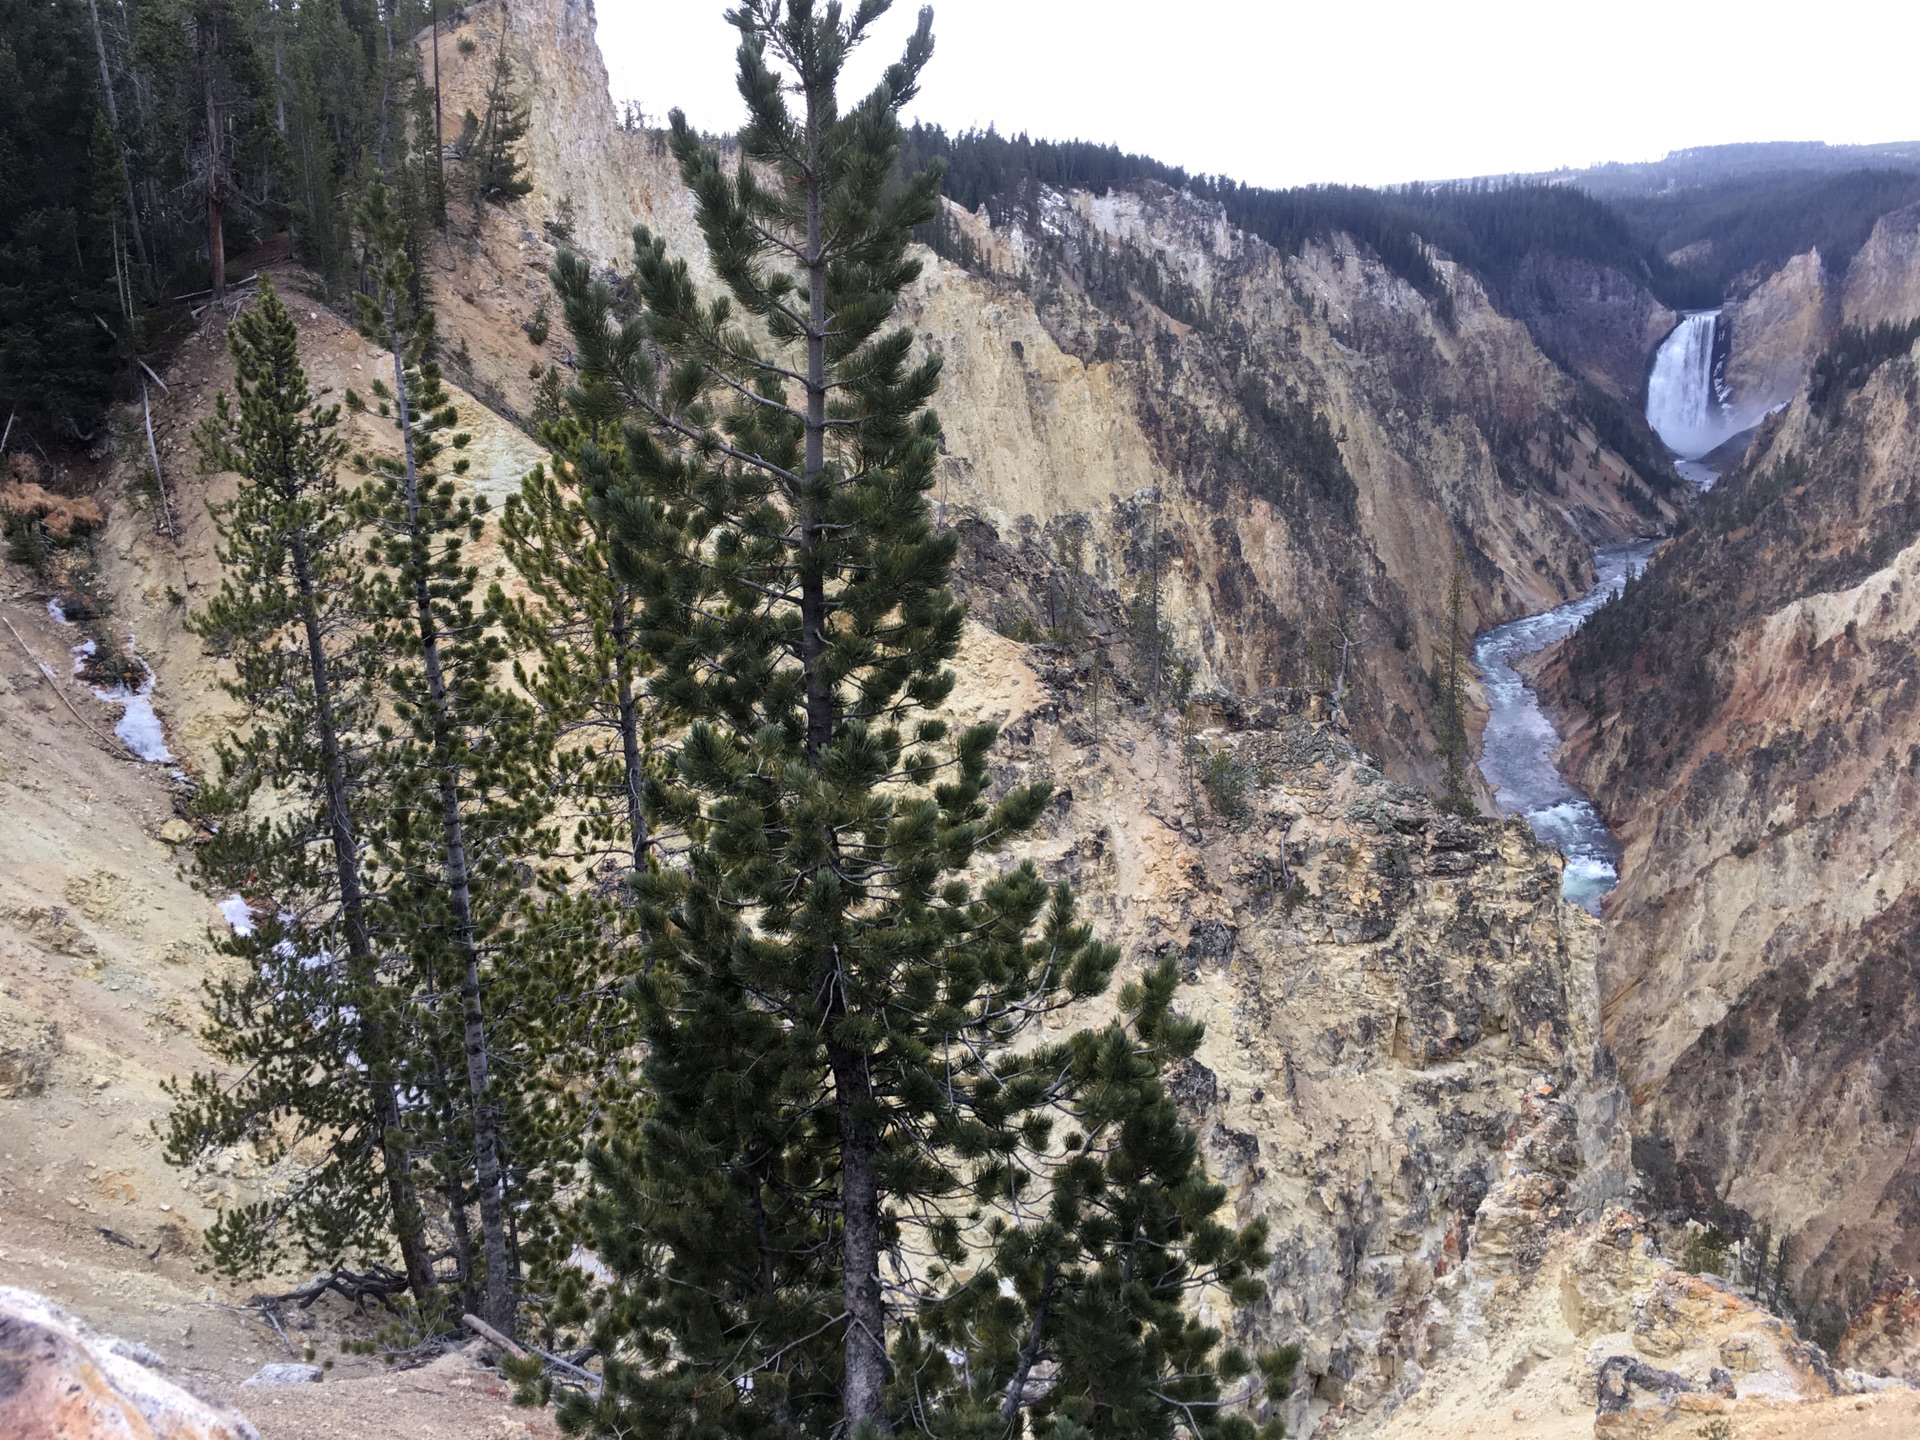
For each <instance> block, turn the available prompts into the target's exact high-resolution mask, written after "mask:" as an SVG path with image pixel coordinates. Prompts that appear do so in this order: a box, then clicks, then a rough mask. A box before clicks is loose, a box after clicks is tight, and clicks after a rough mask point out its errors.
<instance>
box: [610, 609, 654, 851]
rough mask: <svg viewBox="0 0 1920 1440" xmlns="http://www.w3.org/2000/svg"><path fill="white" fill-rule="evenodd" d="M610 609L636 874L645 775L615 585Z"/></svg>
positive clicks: (623, 615) (644, 842) (643, 844)
mask: <svg viewBox="0 0 1920 1440" xmlns="http://www.w3.org/2000/svg"><path fill="white" fill-rule="evenodd" d="M611 608H612V611H613V618H612V624H611V625H610V626H609V629H610V630H611V632H612V634H613V645H614V672H615V674H616V676H617V677H618V682H617V683H618V688H619V696H620V759H621V764H622V767H623V768H622V773H623V774H624V776H625V779H626V789H627V837H628V840H629V842H630V843H631V845H632V847H633V854H632V870H631V872H630V873H631V874H634V875H638V874H639V873H640V872H641V871H642V870H644V869H645V868H646V864H647V846H648V844H649V843H650V841H649V838H648V834H647V812H646V807H645V806H644V805H643V804H642V803H641V800H642V795H643V793H644V782H645V778H646V777H645V775H644V774H643V773H642V760H641V755H640V705H639V702H638V701H637V700H635V698H634V694H633V668H632V660H633V652H632V651H631V650H630V649H628V647H627V596H626V592H625V590H623V589H622V588H621V587H619V586H618V585H616V586H615V587H614V589H613V605H612V607H611Z"/></svg>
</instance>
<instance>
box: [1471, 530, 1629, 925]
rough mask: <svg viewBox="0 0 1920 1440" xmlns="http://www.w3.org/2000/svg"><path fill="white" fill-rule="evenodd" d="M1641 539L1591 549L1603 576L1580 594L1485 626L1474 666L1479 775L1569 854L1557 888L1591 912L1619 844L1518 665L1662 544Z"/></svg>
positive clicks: (1570, 626)
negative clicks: (1562, 755)
mask: <svg viewBox="0 0 1920 1440" xmlns="http://www.w3.org/2000/svg"><path fill="white" fill-rule="evenodd" d="M1659 543H1660V542H1659V541H1657V540H1641V541H1636V542H1635V543H1633V544H1631V545H1611V546H1607V547H1605V548H1603V549H1601V550H1598V551H1596V552H1595V553H1594V565H1595V568H1596V569H1597V571H1598V572H1599V581H1598V583H1596V584H1595V585H1594V587H1593V589H1591V590H1590V591H1588V592H1587V593H1586V594H1585V595H1583V596H1581V597H1580V599H1578V600H1575V601H1572V602H1570V603H1569V604H1566V605H1560V606H1557V607H1555V608H1554V609H1552V610H1546V611H1542V612H1541V613H1540V614H1538V615H1528V616H1526V617H1525V618H1524V619H1520V620H1512V621H1509V622H1508V623H1506V624H1505V625H1496V626H1494V627H1493V629H1491V630H1486V631H1482V632H1481V634H1480V635H1479V636H1477V637H1476V638H1475V640H1474V642H1473V664H1474V668H1475V670H1477V671H1478V672H1479V675H1480V684H1481V688H1482V690H1483V691H1484V692H1485V694H1486V697H1487V728H1486V733H1485V734H1484V735H1483V736H1482V737H1481V741H1480V773H1481V774H1482V775H1484V776H1486V778H1487V783H1488V784H1489V785H1491V786H1492V787H1493V790H1494V798H1495V800H1496V801H1497V802H1498V804H1499V806H1500V813H1501V814H1503V815H1519V816H1522V817H1523V818H1524V819H1525V820H1526V822H1527V824H1528V826H1529V827H1530V828H1531V829H1532V830H1533V833H1534V836H1535V838H1536V839H1538V840H1539V841H1540V842H1541V843H1542V844H1543V845H1551V846H1552V847H1553V848H1554V849H1556V850H1558V851H1559V852H1560V853H1561V854H1562V855H1564V856H1565V857H1566V860H1567V868H1566V871H1565V872H1564V874H1563V875H1562V877H1561V881H1560V889H1561V893H1562V894H1564V895H1565V896H1566V897H1567V899H1569V900H1571V901H1573V902H1574V903H1575V904H1577V905H1579V906H1581V907H1582V908H1583V909H1585V910H1587V911H1589V912H1591V913H1592V914H1595V915H1597V914H1599V913H1600V900H1601V897H1602V896H1604V895H1605V894H1606V893H1607V892H1608V891H1609V890H1611V889H1613V887H1614V884H1615V882H1616V881H1617V880H1618V879H1619V870H1618V868H1617V867H1618V865H1619V862H1620V845H1619V842H1618V841H1616V840H1615V839H1614V838H1613V832H1612V831H1610V830H1608V829H1607V826H1606V822H1605V821H1603V820H1602V819H1601V818H1600V814H1599V812H1598V811H1597V810H1595V809H1594V808H1593V802H1592V801H1590V800H1588V799H1587V797H1586V796H1585V795H1583V794H1582V793H1581V792H1580V790H1579V789H1578V787H1576V786H1575V785H1574V784H1573V783H1572V782H1571V781H1569V780H1568V779H1567V778H1566V777H1565V776H1564V775H1562V774H1561V773H1560V771H1559V770H1558V769H1557V768H1555V766H1554V763H1553V752H1554V751H1555V750H1556V749H1557V748H1558V747H1559V744H1560V735H1559V732H1558V731H1556V730H1555V729H1554V728H1553V722H1552V721H1551V720H1549V719H1548V718H1547V714H1546V712H1545V711H1544V710H1542V709H1541V708H1540V701H1539V698H1538V697H1537V696H1535V694H1534V693H1533V691H1532V689H1531V688H1530V687H1529V686H1528V685H1527V682H1526V681H1525V680H1523V679H1521V678H1520V673H1519V672H1518V671H1517V670H1515V669H1514V662H1515V661H1517V660H1520V659H1523V658H1524V657H1526V656H1528V655H1532V654H1535V653H1537V652H1538V651H1541V650H1544V649H1545V648H1546V647H1547V646H1549V645H1551V644H1553V642H1554V641H1556V640H1563V639H1565V638H1566V637H1567V636H1569V635H1571V634H1572V633H1573V632H1574V631H1575V630H1578V629H1579V628H1580V624H1581V622H1582V621H1584V620H1585V619H1586V618H1587V617H1588V616H1589V615H1591V614H1593V612H1594V611H1596V610H1598V609H1599V608H1600V607H1601V605H1603V604H1605V603H1606V600H1607V597H1609V596H1610V595H1613V594H1614V593H1615V592H1617V591H1618V590H1619V589H1620V587H1621V586H1622V585H1623V584H1624V583H1625V582H1626V578H1627V573H1628V571H1629V570H1634V571H1638V570H1639V569H1641V568H1642V567H1644V566H1645V565H1646V563H1647V557H1648V556H1649V555H1651V554H1652V553H1653V551H1654V549H1655V548H1656V547H1657V546H1658V545H1659Z"/></svg>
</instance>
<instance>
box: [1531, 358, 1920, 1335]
mask: <svg viewBox="0 0 1920 1440" xmlns="http://www.w3.org/2000/svg"><path fill="white" fill-rule="evenodd" d="M1917 361H1920V357H1916V356H1914V355H1902V356H1899V357H1897V358H1895V359H1893V360H1891V361H1888V362H1887V363H1884V364H1882V365H1880V366H1879V367H1878V369H1876V370H1874V371H1873V372H1872V374H1871V375H1870V376H1868V377H1867V378H1866V379H1865V380H1864V383H1862V384H1860V385H1859V387H1858V388H1857V389H1854V390H1851V391H1846V390H1841V391H1839V392H1837V393H1834V394H1831V395H1829V396H1828V397H1827V398H1826V401H1825V404H1824V405H1823V406H1821V407H1820V408H1816V407H1815V406H1814V405H1813V404H1812V403H1810V401H1809V399H1808V398H1807V397H1806V396H1805V395H1802V396H1801V397H1800V398H1798V399H1796V400H1795V401H1794V402H1793V404H1792V406H1791V407H1790V408H1789V409H1788V410H1787V411H1786V412H1785V413H1784V414H1783V415H1781V416H1779V417H1777V418H1776V419H1775V420H1773V421H1771V422H1769V423H1768V425H1767V426H1766V427H1764V428H1763V430H1762V432H1761V435H1760V437H1759V438H1758V440H1757V441H1756V443H1755V445H1754V447H1753V449H1752V451H1751V452H1750V454H1749V455H1748V457H1747V459H1746V461H1745V463H1744V464H1743V465H1742V466H1741V467H1740V468H1739V470H1737V471H1736V472H1735V473H1733V474H1731V475H1729V476H1727V477H1725V478H1724V479H1723V480H1722V481H1721V482H1720V484H1719V485H1718V486H1717V487H1716V488H1715V490H1714V491H1713V492H1712V493H1711V495H1710V496H1709V497H1708V498H1707V500H1706V502H1705V504H1704V505H1703V507H1702V508H1701V511H1700V513H1699V515H1698V517H1697V518H1696V520H1695V522H1694V523H1693V524H1692V526H1691V528H1690V529H1689V530H1688V531H1687V532H1686V533H1685V534H1683V535H1682V536H1681V537H1680V538H1679V539H1677V540H1676V541H1674V542H1673V544H1672V546H1671V547H1670V548H1669V549H1668V550H1667V551H1666V552H1665V553H1664V554H1662V555H1661V556H1660V558H1659V559H1658V560H1657V561H1656V562H1655V564H1654V565H1653V566H1652V568H1651V569H1650V570H1649V572H1648V574H1647V576H1646V577H1645V578H1644V579H1643V580H1642V581H1640V582H1639V583H1638V584H1637V585H1636V586H1635V587H1634V588H1633V590H1632V593H1630V595H1629V596H1628V597H1627V598H1626V599H1625V600H1623V601H1622V602H1620V603H1619V604H1617V605H1615V606H1612V607H1609V609H1608V610H1606V611H1603V612H1602V614H1601V615H1600V616H1599V617H1598V618H1597V620H1596V621H1595V622H1594V623H1593V624H1592V625H1590V626H1589V628H1588V630H1587V631H1585V632H1583V633H1582V634H1581V635H1580V636H1578V637H1576V639H1575V640H1574V641H1573V642H1571V644H1570V648H1569V651H1568V654H1567V656H1566V659H1565V663H1564V664H1563V665H1562V666H1561V667H1560V669H1559V670H1558V671H1557V672H1556V673H1550V675H1549V677H1548V678H1549V681H1550V684H1551V686H1552V688H1553V689H1554V691H1555V693H1556V694H1557V696H1558V698H1559V700H1560V702H1561V703H1562V705H1563V707H1564V708H1565V710H1566V711H1567V713H1568V716H1569V723H1570V733H1571V752H1572V758H1573V760H1574V762H1575V765H1576V769H1577V774H1578V776H1579V777H1580V779H1581V780H1582V781H1583V783H1585V784H1586V786H1587V787H1588V788H1589V790H1590V791H1591V792H1592V793H1593V794H1594V795H1595V796H1596V797H1597V798H1598V800H1599V801H1600V803H1601V805H1602V808H1603V809H1604V810H1605V812H1606V813H1607V814H1608V815H1609V817H1610V818H1611V819H1612V820H1613V821H1614V823H1615V824H1616V827H1617V828H1618V830H1619V832H1620V834H1621V837H1622V839H1623V840H1624V841H1625V843H1626V847H1627V854H1626V860H1625V862H1624V863H1623V865H1622V866H1621V872H1622V875H1623V881H1622V884H1621V886H1620V889H1619V890H1618V891H1617V892H1616V893H1615V895H1614V896H1613V897H1612V899H1611V900H1610V901H1609V902H1608V906H1607V916H1608V935H1607V939H1606V942H1605V944H1604V946H1603V948H1602V953H1601V963H1600V977H1601V991H1602V997H1603V999H1602V1003H1603V1012H1604V1015H1605V1028H1606V1033H1607V1036H1608V1039H1609V1040H1610V1042H1611V1043H1612V1045H1613V1047H1614V1050H1615V1053H1616V1054H1617V1056H1618V1058H1619V1063H1620V1066H1621V1074H1622V1078H1623V1080H1624V1081H1625V1083H1626V1084H1627V1086H1628V1087H1629V1090H1630V1093H1631V1095H1632V1098H1633V1100H1634V1103H1635V1106H1636V1109H1637V1112H1638V1113H1637V1119H1636V1122H1635V1124H1636V1129H1637V1130H1638V1131H1640V1132H1641V1133H1643V1134H1644V1135H1645V1136H1646V1137H1647V1140H1648V1142H1649V1143H1653V1144H1656V1145H1657V1144H1661V1143H1665V1144H1667V1145H1670V1147H1671V1154H1672V1156H1673V1160H1674V1162H1675V1163H1673V1164H1670V1165H1666V1166H1665V1167H1664V1169H1665V1170H1666V1171H1667V1172H1668V1174H1669V1178H1670V1179H1671V1180H1672V1181H1673V1183H1672V1185H1670V1186H1669V1187H1668V1189H1669V1191H1670V1193H1669V1194H1668V1195H1667V1196H1666V1200H1667V1203H1673V1204H1679V1203H1681V1202H1682V1199H1683V1198H1684V1195H1685V1194H1686V1193H1691V1194H1692V1196H1693V1197H1694V1199H1693V1201H1692V1202H1690V1203H1692V1204H1693V1205H1694V1207H1695V1208H1696V1209H1703V1210H1705V1211H1708V1212H1712V1215H1713V1217H1714V1218H1719V1219H1722V1220H1723V1221H1726V1222H1728V1223H1744V1222H1742V1221H1741V1217H1740V1216H1739V1215H1737V1214H1731V1213H1729V1214H1728V1215H1722V1214H1721V1213H1720V1211H1719V1210H1717V1209H1716V1208H1715V1207H1716V1206H1724V1207H1728V1209H1729V1211H1730V1212H1732V1211H1738V1212H1745V1215H1746V1216H1750V1217H1752V1219H1753V1221H1754V1222H1755V1223H1758V1224H1764V1225H1766V1226H1769V1227H1771V1229H1772V1230H1773V1232H1774V1233H1775V1234H1776V1235H1791V1236H1793V1237H1794V1246H1793V1250H1792V1271H1793V1276H1794V1281H1795V1284H1796V1285H1797V1286H1798V1287H1799V1290H1800V1293H1801V1296H1802V1301H1803V1303H1804V1304H1805V1305H1807V1306H1808V1307H1810V1309H1811V1310H1813V1311H1816V1312H1820V1313H1825V1314H1827V1315H1828V1318H1829V1319H1837V1317H1838V1315H1839V1313H1840V1311H1841V1310H1842V1309H1844V1308H1845V1306H1846V1305H1847V1304H1848V1303H1857V1302H1858V1300H1860V1299H1861V1298H1862V1293H1857V1292H1863V1290H1864V1286H1865V1284H1866V1282H1867V1280H1868V1278H1869V1275H1870V1272H1873V1271H1875V1270H1876V1269H1877V1268H1878V1267H1879V1266H1881V1265H1883V1264H1885V1263H1886V1262H1894V1263H1901V1264H1909V1263H1911V1261H1912V1259H1913V1257H1914V1256H1915V1254H1916V1253H1920V1210H1917V1209H1916V1207H1915V1202H1914V1194H1915V1189H1916V1181H1920V1167H1916V1162H1915V1160H1914V1157H1913V1151H1912V1136H1913V1133H1914V1126H1915V1124H1916V1122H1920V1102H1917V1101H1916V1098H1915V1094H1914V1087H1913V1083H1912V1080H1911V1076H1912V1073H1913V1066H1914V1061H1915V1059H1916V1058H1920V1057H1916V1053H1915V1046H1916V1040H1915V1036H1916V1034H1920V1029H1917V1028H1916V1022H1917V1021H1920V1015H1916V1013H1915V998H1914V997H1915V994H1916V989H1915V983H1914V982H1915V979H1916V975H1915V971H1914V956H1915V954H1916V945H1915V942H1916V939H1920V846H1916V844H1915V823H1916V817H1920V669H1917V668H1916V658H1915V657H1916V650H1915V637H1916V634H1920V589H1917V588H1916V587H1917V586H1920V543H1917V542H1920V399H1917V397H1920V369H1917V368H1916V363H1917ZM1823 1302H1824V1304H1825V1307H1826V1308H1825V1310H1824V1311H1822V1303H1823Z"/></svg>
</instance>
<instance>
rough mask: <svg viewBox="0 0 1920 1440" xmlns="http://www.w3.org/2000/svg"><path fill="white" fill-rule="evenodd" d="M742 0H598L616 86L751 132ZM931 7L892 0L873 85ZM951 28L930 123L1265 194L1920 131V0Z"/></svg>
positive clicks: (1383, 8)
mask: <svg viewBox="0 0 1920 1440" xmlns="http://www.w3.org/2000/svg"><path fill="white" fill-rule="evenodd" d="M726 8H727V6H726V4H725V3H724V0H598V4H597V11H598V16H599V23H600V45H601V49H602V50H603V51H604V52H605V54H606V58H607V68H608V71H609V72H610V74H611V77H612V89H613V93H614V96H615V97H616V98H617V99H627V98H633V99H637V100H639V101H640V102H641V103H642V104H643V105H644V106H645V107H646V110H647V112H648V116H649V119H650V120H652V119H654V118H656V117H664V116H665V114H666V112H667V111H668V110H669V109H670V108H672V107H673V106H675V105H678V106H680V107H681V108H682V109H684V110H685V111H686V112H687V115H688V118H689V119H691V120H692V121H693V123H694V124H695V125H697V126H699V127H701V128H703V129H707V130H731V129H734V128H735V127H736V126H737V125H738V124H739V120H740V116H741V105H740V100H739V96H738V95H737V94H736V93H735V91H734V89H733V50H734V46H735V42H736V38H737V37H736V35H735V32H734V31H733V29H732V28H731V27H730V26H728V25H727V24H726V23H725V21H724V20H723V19H722V18H721V17H722V15H723V13H724V11H725V9H726ZM849 8H851V0H849ZM917 9H918V6H917V5H916V4H914V3H912V0H895V7H894V10H893V12H892V13H891V14H889V15H888V16H887V17H886V19H885V20H884V21H883V22H882V25H881V27H880V30H879V32H878V36H877V38H876V39H875V40H874V41H873V42H871V43H870V44H869V45H868V46H867V48H866V49H865V50H863V51H862V52H861V53H860V55H859V57H858V59H857V61H856V64H855V66H854V67H853V73H852V79H853V80H854V82H855V83H856V85H857V86H858V88H859V89H860V90H862V91H864V89H865V88H866V87H867V85H868V84H870V83H871V80H872V78H873V76H874V75H875V74H877V72H878V70H879V68H880V66H881V65H883V64H884V63H885V62H886V61H887V60H889V59H891V58H893V56H894V55H895V54H896V53H897V51H898V48H899V45H900V43H901V41H902V40H904V38H905V35H906V33H907V32H908V30H909V29H910V28H911V27H912V24H913V16H914V14H915V12H916V10H917ZM934 35H935V39H936V47H935V51H934V58H933V63H932V65H931V66H930V67H929V68H928V71H927V74H926V78H925V83H924V85H923V87H922V93H921V95H920V98H919V99H918V100H917V101H916V102H915V105H914V107H913V111H914V113H917V114H918V115H919V117H920V118H922V119H926V120H932V121H937V122H938V123H940V124H942V125H944V126H946V127H947V128H948V129H949V130H958V129H963V128H965V127H967V126H970V125H980V126H984V125H986V124H987V123H988V122H989V121H991V122H993V123H994V124H995V125H997V126H998V127H999V128H1000V129H1001V130H1002V131H1003V132H1008V133H1012V132H1017V131H1020V130H1026V131H1028V132H1030V133H1031V134H1033V135H1035V136H1046V137H1048V138H1053V139H1062V138H1080V139H1088V140H1100V141H1111V142H1113V143H1116V144H1118V145H1120V146H1122V147H1123V148H1125V149H1128V150H1138V151H1144V152H1146V153H1148V154H1152V155H1154V156H1156V157H1158V158H1159V159H1161V160H1164V161H1167V162H1168V163H1171V164H1176V165H1183V166H1185V167H1186V168H1187V169H1189V170H1193V171H1206V172H1209V173H1225V174H1228V175H1231V176H1233V177H1234V178H1235V179H1240V180H1246V181H1249V182H1251V183H1255V184H1266V185H1296V184H1309V183H1314V182H1321V181H1351V182H1356V183H1362V184H1387V183H1392V182H1396V181H1402V180H1414V179H1445V178H1450V177H1454V176H1462V175H1478V174H1491V173H1498V172H1504V171H1512V170H1548V169H1553V168H1555V167H1557V166H1561V165H1576V166H1577V165H1585V164H1589V163H1592V162H1595V161H1602V160H1650V159H1655V158H1657V157H1659V156H1660V155H1663V154H1665V153H1666V152H1667V151H1669V150H1674V149H1679V148H1681V147H1684V146H1689V145H1713V144H1722V143H1726V142H1729V141H1738V140H1826V141H1829V142H1832V143H1835V144H1839V143H1862V142H1870V141H1877V140H1913V139H1920V0H1793V3H1778V0H1714V3H1707V0H1104V3H1102V0H937V3H936V4H935V5H934Z"/></svg>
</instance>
